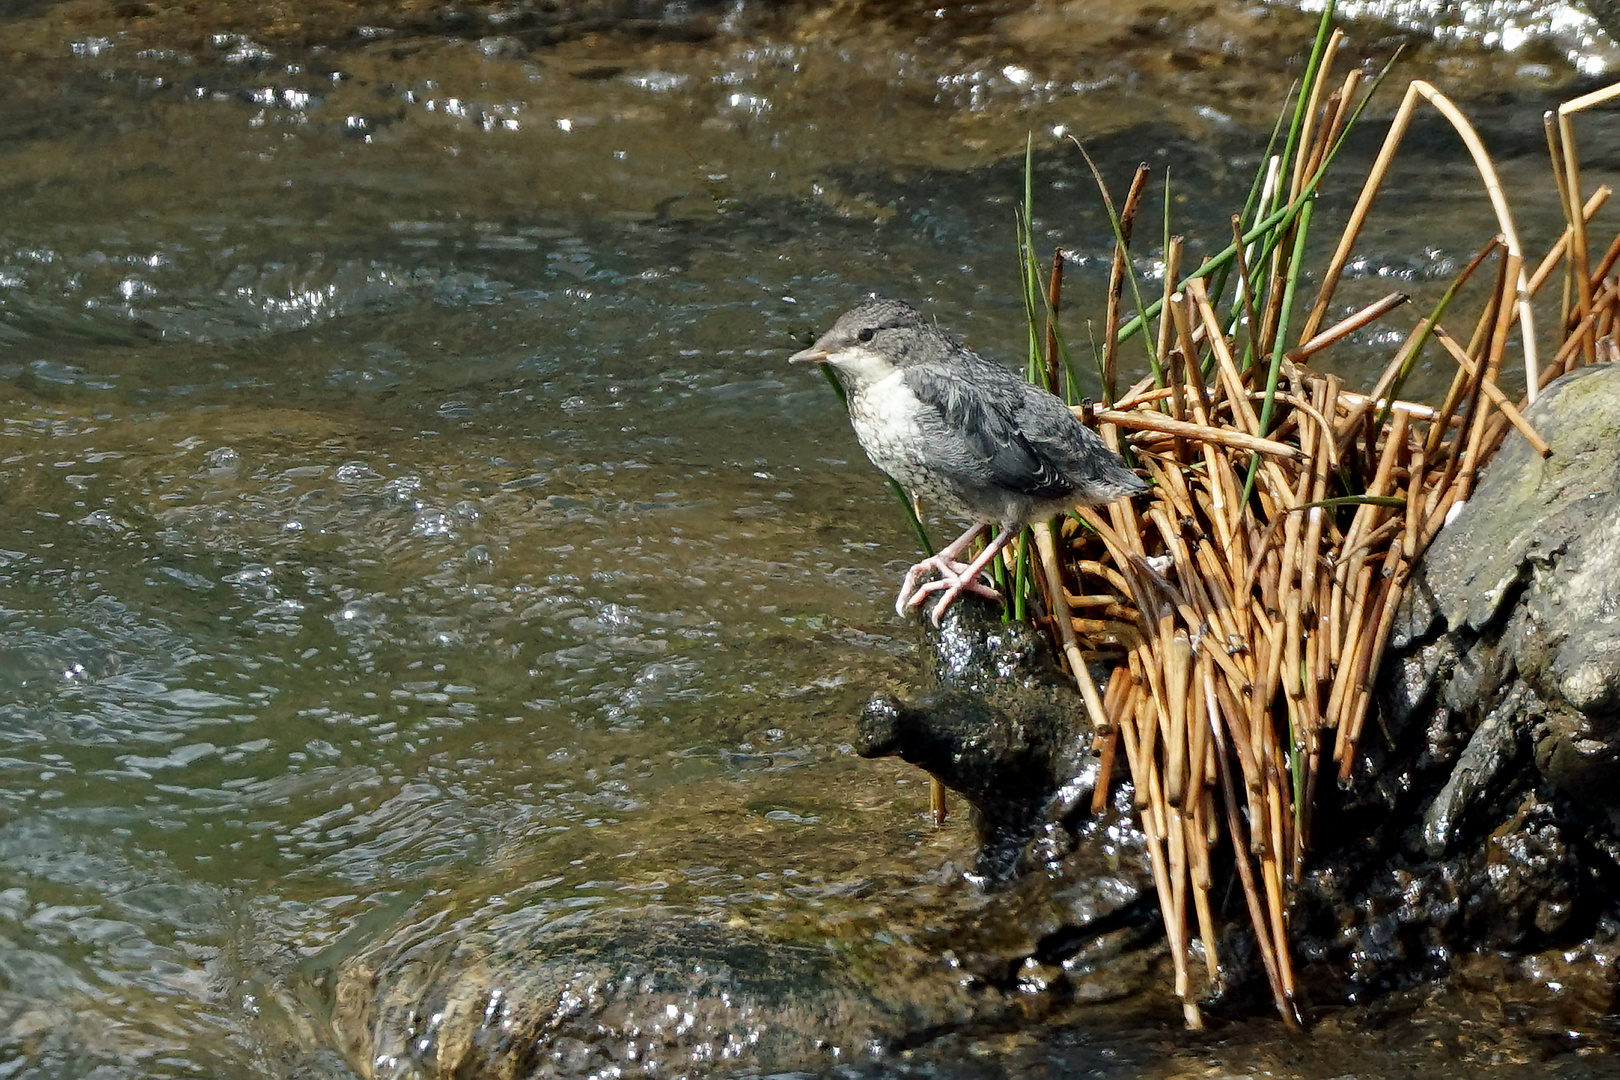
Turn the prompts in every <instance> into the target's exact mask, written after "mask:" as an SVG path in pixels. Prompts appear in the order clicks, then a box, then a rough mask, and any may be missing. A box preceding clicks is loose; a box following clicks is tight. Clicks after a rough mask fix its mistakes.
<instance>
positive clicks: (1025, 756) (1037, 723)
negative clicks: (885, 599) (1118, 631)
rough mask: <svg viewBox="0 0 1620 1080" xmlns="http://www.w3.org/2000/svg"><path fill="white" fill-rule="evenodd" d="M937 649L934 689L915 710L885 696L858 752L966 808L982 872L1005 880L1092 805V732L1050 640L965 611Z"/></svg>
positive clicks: (863, 726) (983, 610)
mask: <svg viewBox="0 0 1620 1080" xmlns="http://www.w3.org/2000/svg"><path fill="white" fill-rule="evenodd" d="M929 644H930V650H929V654H930V659H931V662H930V664H929V666H928V669H927V670H928V682H929V684H931V686H930V688H929V689H928V690H927V691H926V692H925V693H923V694H922V695H920V696H919V697H917V698H916V699H915V700H914V701H911V702H906V701H902V700H901V699H899V698H897V697H895V696H894V695H892V694H878V695H876V696H874V697H873V698H872V700H871V701H870V702H868V703H867V706H866V708H865V710H863V712H862V713H861V717H860V721H859V724H858V725H857V739H856V744H855V748H856V750H857V751H858V752H859V753H860V754H861V755H862V756H864V757H890V756H893V757H899V758H901V759H902V760H904V761H908V762H910V763H911V764H913V765H916V766H918V767H920V768H922V769H925V770H927V771H928V772H929V773H930V774H932V775H933V776H934V777H935V778H937V779H938V780H939V781H940V782H941V783H943V784H944V785H945V786H946V787H947V788H949V789H951V790H952V791H955V792H957V793H958V794H960V795H961V796H962V797H963V798H964V799H966V800H967V802H968V804H969V805H970V806H971V807H972V808H973V812H974V823H975V825H976V827H977V828H978V832H979V843H980V853H979V866H978V870H979V872H980V873H981V874H983V875H984V876H985V877H987V878H988V879H991V880H1000V879H1003V878H1005V877H1006V876H1007V875H1008V874H1010V873H1011V872H1012V871H1013V869H1014V868H1015V866H1016V864H1017V862H1018V860H1019V858H1020V855H1021V854H1022V852H1023V849H1024V848H1025V846H1026V845H1027V844H1028V843H1029V842H1030V841H1031V840H1033V839H1034V838H1035V836H1036V834H1037V832H1038V831H1039V830H1040V829H1041V826H1042V824H1043V823H1044V822H1046V821H1048V820H1055V819H1058V818H1061V817H1063V816H1064V815H1065V814H1067V813H1068V812H1069V810H1071V809H1072V808H1073V806H1074V805H1075V804H1077V803H1078V802H1079V801H1080V800H1082V799H1086V798H1089V797H1090V795H1091V783H1090V779H1091V777H1092V773H1091V772H1090V771H1088V770H1087V769H1086V768H1085V763H1086V761H1087V759H1088V757H1089V755H1090V753H1091V736H1090V731H1089V728H1088V726H1087V725H1085V723H1084V720H1083V715H1084V714H1083V711H1082V710H1081V708H1080V699H1079V696H1078V695H1077V694H1076V692H1075V691H1074V689H1073V687H1072V686H1071V685H1069V684H1068V682H1067V680H1066V679H1065V677H1064V676H1063V675H1062V673H1061V672H1059V671H1058V669H1057V667H1056V665H1055V664H1054V663H1053V662H1052V659H1051V656H1050V653H1049V651H1048V649H1047V646H1046V643H1045V641H1044V640H1042V639H1041V637H1040V636H1039V635H1038V634H1037V633H1036V632H1035V631H1034V630H1033V629H1031V628H1030V627H1028V626H1025V625H1022V624H1017V623H1004V622H1002V620H1001V613H1000V610H999V608H998V607H997V606H996V605H992V604H988V603H985V602H983V601H979V600H975V599H972V598H969V599H967V600H965V601H963V602H961V603H958V604H956V605H955V606H954V607H953V608H952V609H951V611H950V612H949V613H948V614H947V616H946V618H945V622H944V625H943V626H942V627H941V629H940V630H939V632H938V633H937V634H936V635H932V636H931V640H930V643H929ZM1060 792H1061V793H1062V799H1061V800H1060V802H1059V804H1054V798H1056V797H1057V796H1058V795H1059V793H1060ZM1054 833H1055V830H1054Z"/></svg>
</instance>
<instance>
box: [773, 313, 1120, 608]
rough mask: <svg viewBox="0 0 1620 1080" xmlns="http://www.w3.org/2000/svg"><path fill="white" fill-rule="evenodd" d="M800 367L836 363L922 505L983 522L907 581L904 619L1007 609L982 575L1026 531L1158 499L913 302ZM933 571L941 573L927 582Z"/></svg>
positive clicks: (888, 465)
mask: <svg viewBox="0 0 1620 1080" xmlns="http://www.w3.org/2000/svg"><path fill="white" fill-rule="evenodd" d="M789 359H790V360H794V361H799V362H808V361H812V360H818V361H821V362H823V363H826V364H829V365H831V367H832V369H833V371H834V372H835V373H836V374H837V376H838V380H839V382H840V383H842V384H843V387H844V393H845V397H846V400H847V401H848V403H849V419H850V422H851V423H852V424H853V425H854V427H855V437H856V438H857V439H859V440H860V443H861V449H863V450H865V451H866V456H867V457H869V458H871V459H872V464H874V465H876V466H877V467H878V468H880V469H882V470H883V471H884V472H886V473H888V474H889V475H890V476H892V477H893V478H894V479H895V481H896V482H897V483H898V484H899V485H900V486H901V487H903V488H905V489H906V491H907V492H908V493H909V494H910V495H911V497H912V499H914V500H918V499H922V500H927V501H929V502H931V503H934V504H936V505H937V506H939V507H940V508H941V509H942V510H944V511H945V512H947V513H951V514H955V515H958V516H961V517H967V518H971V519H972V521H973V524H972V525H971V526H970V527H969V528H968V530H967V531H966V532H964V533H963V534H962V535H961V536H959V537H957V538H956V540H955V541H953V542H952V543H951V545H950V546H949V547H947V548H946V549H945V550H943V551H941V552H940V553H939V554H937V555H934V556H931V557H929V558H927V559H924V560H923V561H922V562H920V563H918V564H917V565H915V566H913V567H912V568H911V569H910V570H908V571H907V572H906V578H905V581H904V582H903V583H902V584H901V586H900V595H899V597H898V598H897V599H896V600H895V602H894V610H895V612H896V613H897V614H904V613H905V610H906V609H907V608H908V607H916V606H918V605H920V604H921V603H922V602H923V601H924V600H925V599H927V597H928V596H929V594H931V593H935V592H943V595H942V596H941V597H940V598H939V601H938V603H936V604H935V605H934V609H933V611H932V613H931V615H932V618H933V622H934V625H935V626H938V625H939V621H940V619H941V618H942V617H943V616H944V614H945V611H946V609H947V608H949V607H950V606H951V604H953V603H954V602H955V601H956V598H957V597H958V596H961V595H962V594H963V593H964V592H972V593H978V594H979V595H981V596H987V597H990V598H991V599H995V600H999V599H1001V594H1000V593H998V592H996V590H995V589H993V588H991V587H990V585H989V584H988V583H987V582H985V581H981V580H980V574H981V573H982V572H983V571H984V568H985V567H987V566H989V565H990V560H991V559H993V558H995V557H996V554H997V553H998V552H1000V551H1001V549H1002V548H1004V547H1006V546H1007V544H1008V543H1009V542H1010V541H1011V540H1012V538H1013V537H1014V536H1016V535H1017V534H1018V531H1019V529H1020V528H1021V527H1022V526H1024V525H1028V524H1031V523H1033V522H1036V521H1041V520H1044V519H1048V518H1050V517H1052V515H1054V514H1057V513H1061V512H1062V511H1064V510H1068V509H1070V508H1072V507H1074V506H1077V505H1082V504H1084V505H1097V504H1099V503H1106V502H1112V501H1113V500H1115V499H1118V498H1122V497H1124V496H1127V495H1134V494H1136V493H1137V492H1140V491H1146V490H1147V484H1145V483H1144V482H1143V481H1142V480H1141V478H1139V477H1138V476H1137V475H1136V474H1135V473H1133V472H1131V470H1130V469H1128V468H1126V467H1125V463H1124V462H1123V461H1121V460H1120V458H1119V456H1118V455H1116V454H1115V453H1114V452H1113V451H1112V450H1110V449H1108V447H1106V446H1104V445H1103V441H1102V439H1100V438H1099V437H1098V436H1097V433H1096V432H1094V431H1092V430H1091V429H1090V428H1088V427H1086V426H1085V425H1084V424H1082V423H1080V421H1078V420H1076V419H1075V418H1074V413H1072V412H1070V411H1069V407H1068V406H1067V405H1065V404H1064V403H1063V402H1062V401H1061V400H1060V399H1058V398H1057V397H1055V396H1054V395H1052V394H1049V393H1047V392H1046V391H1045V390H1042V389H1040V388H1038V387H1036V386H1032V385H1031V384H1030V383H1029V382H1027V381H1025V380H1024V379H1022V378H1020V377H1018V376H1017V375H1015V374H1013V373H1012V372H1011V371H1009V370H1007V369H1006V368H1004V367H1002V366H1001V365H1000V364H996V363H993V362H992V361H989V360H986V359H985V358H984V357H982V356H980V355H979V354H978V353H976V352H973V351H972V350H970V349H966V348H964V347H963V346H961V345H960V344H958V343H957V342H955V341H953V340H951V339H950V338H948V337H946V336H945V335H944V334H943V333H942V332H940V330H939V328H938V327H936V326H935V325H934V324H933V323H931V322H929V321H928V320H927V319H924V318H923V316H922V313H921V312H919V311H918V310H917V309H916V308H914V307H912V306H911V305H910V304H906V303H902V302H901V301H899V300H886V299H883V298H881V297H880V298H876V299H872V300H868V301H867V302H866V303H864V304H861V305H860V306H859V307H856V308H853V309H851V310H850V311H846V312H845V313H844V314H843V315H841V316H839V318H838V321H837V322H835V323H833V325H832V329H831V330H828V331H827V332H826V333H825V334H823V335H821V338H820V339H819V340H818V341H817V342H816V343H815V344H814V345H812V346H810V347H809V348H808V349H804V350H802V351H800V352H796V353H794V354H793V355H792V356H791V357H789ZM991 524H994V525H997V526H1000V529H1001V531H1000V532H999V533H998V534H997V535H996V537H995V539H993V540H991V541H990V543H989V544H987V545H986V546H985V549H984V551H982V552H981V553H980V554H979V556H978V557H977V558H976V559H974V560H973V561H972V562H970V563H964V562H961V561H959V560H958V559H957V556H958V555H960V554H961V553H962V552H963V551H965V550H967V546H968V545H969V544H970V543H972V542H973V538H974V537H975V536H977V535H978V534H979V531H980V530H981V529H983V528H984V527H985V526H986V525H991ZM929 573H935V574H938V575H939V576H938V578H937V579H935V580H933V581H929V582H926V583H922V578H923V576H924V575H926V574H929Z"/></svg>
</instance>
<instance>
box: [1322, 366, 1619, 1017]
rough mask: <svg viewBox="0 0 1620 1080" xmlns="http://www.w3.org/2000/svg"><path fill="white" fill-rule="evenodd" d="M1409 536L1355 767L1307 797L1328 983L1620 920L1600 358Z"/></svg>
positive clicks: (1610, 503)
mask: <svg viewBox="0 0 1620 1080" xmlns="http://www.w3.org/2000/svg"><path fill="white" fill-rule="evenodd" d="M1527 416H1528V418H1529V419H1530V421H1531V422H1532V423H1533V424H1535V426H1536V428H1537V430H1538V431H1539V432H1540V433H1541V435H1542V436H1543V438H1545V439H1546V440H1547V441H1548V443H1549V444H1550V445H1551V446H1552V454H1551V456H1550V457H1548V458H1546V459H1543V458H1542V457H1540V456H1539V455H1538V454H1536V453H1535V452H1534V451H1533V450H1532V449H1531V447H1530V446H1529V444H1527V443H1526V442H1524V440H1523V439H1521V438H1519V437H1518V436H1517V435H1516V434H1512V435H1510V436H1509V437H1508V439H1507V441H1506V442H1505V443H1504V445H1503V447H1502V449H1501V450H1500V451H1499V452H1498V453H1497V455H1496V457H1495V458H1494V459H1493V460H1492V462H1491V463H1490V465H1489V466H1488V467H1487V469H1486V470H1485V472H1484V474H1483V475H1482V477H1481V479H1480V482H1479V484H1478V485H1477V488H1476V490H1475V492H1474V493H1473V496H1472V498H1471V499H1470V500H1469V502H1468V503H1467V504H1466V505H1465V506H1464V507H1463V508H1462V509H1461V511H1460V512H1459V513H1458V514H1457V516H1456V518H1455V519H1454V520H1453V521H1452V523H1451V524H1450V525H1448V526H1447V527H1446V528H1445V529H1444V530H1443V531H1442V532H1441V534H1440V536H1439V537H1438V538H1437V539H1436V541H1435V543H1434V544H1433V545H1432V547H1431V548H1430V550H1429V551H1428V552H1427V553H1426V555H1425V557H1424V559H1423V561H1422V563H1421V565H1420V567H1419V569H1418V571H1417V573H1416V574H1415V575H1414V578H1413V582H1412V585H1411V587H1410V589H1409V591H1408V594H1407V598H1406V601H1405V603H1404V604H1403V607H1402V609H1401V612H1400V615H1399V618H1398V620H1397V624H1396V628H1395V634H1394V637H1393V639H1392V642H1391V646H1390V655H1389V657H1388V659H1387V661H1386V663H1385V666H1384V670H1383V672H1382V675H1381V680H1380V704H1381V709H1380V720H1381V723H1380V725H1379V726H1378V731H1379V732H1381V733H1382V736H1383V737H1379V736H1378V735H1373V736H1372V737H1370V738H1368V739H1366V740H1364V743H1363V747H1362V752H1363V767H1362V777H1363V779H1361V780H1358V782H1357V783H1356V785H1355V787H1354V790H1352V791H1351V792H1348V793H1346V794H1345V795H1344V798H1343V802H1342V805H1341V806H1339V807H1338V808H1337V810H1336V811H1335V812H1332V813H1329V814H1326V815H1324V817H1323V819H1322V820H1323V824H1322V827H1321V829H1320V831H1319V837H1320V839H1319V841H1318V859H1317V866H1316V869H1315V871H1314V872H1313V873H1312V874H1311V875H1310V876H1309V878H1308V880H1307V882H1306V883H1305V886H1304V888H1303V889H1302V892H1301V907H1302V911H1303V914H1304V917H1303V918H1302V920H1301V923H1302V929H1303V930H1304V932H1305V934H1306V936H1307V938H1309V939H1311V940H1309V941H1308V943H1307V945H1306V950H1307V952H1308V953H1310V954H1311V955H1312V956H1314V957H1317V958H1320V959H1323V960H1326V961H1328V962H1329V966H1330V967H1331V966H1333V965H1334V964H1342V970H1344V971H1346V972H1347V973H1348V977H1349V979H1350V985H1349V992H1350V993H1351V994H1352V995H1354V994H1358V993H1360V992H1361V988H1367V987H1378V986H1389V985H1395V984H1399V983H1402V982H1411V981H1413V980H1415V979H1418V978H1421V977H1423V976H1425V975H1429V974H1437V973H1439V972H1441V971H1444V970H1446V969H1447V968H1448V966H1449V965H1450V963H1451V961H1452V958H1453V957H1455V956H1456V955H1459V954H1462V953H1467V952H1469V951H1473V950H1478V949H1482V948H1483V949H1504V950H1512V951H1515V952H1520V953H1523V952H1534V951H1536V950H1542V949H1547V948H1551V947H1554V946H1557V947H1564V948H1568V947H1571V946H1575V945H1580V946H1582V947H1588V946H1589V947H1591V948H1592V950H1593V951H1594V953H1603V952H1604V951H1605V949H1604V947H1603V945H1602V942H1603V941H1605V940H1608V938H1609V937H1612V934H1613V925H1614V923H1615V920H1616V918H1617V917H1620V905H1617V903H1616V891H1615V883H1616V882H1617V881H1620V861H1617V859H1616V853H1617V851H1620V605H1617V604H1616V600H1615V586H1614V583H1615V582H1616V581H1620V368H1617V367H1612V366H1599V367H1592V368H1586V369H1582V370H1580V371H1578V372H1576V373H1575V374H1572V375H1570V376H1566V377H1565V378H1564V379H1561V380H1559V381H1558V382H1557V383H1555V384H1554V385H1553V386H1552V387H1550V388H1548V390H1547V391H1546V392H1544V393H1543V394H1542V396H1541V397H1540V399H1539V400H1538V401H1537V402H1536V404H1535V405H1534V406H1532V408H1531V409H1530V410H1529V412H1528V414H1527Z"/></svg>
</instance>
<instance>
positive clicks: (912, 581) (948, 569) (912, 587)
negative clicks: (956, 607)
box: [894, 552, 1001, 615]
mask: <svg viewBox="0 0 1620 1080" xmlns="http://www.w3.org/2000/svg"><path fill="white" fill-rule="evenodd" d="M970 571H972V572H971V574H970V573H969V572H970ZM927 573H935V574H938V575H939V578H938V579H937V580H935V581H929V582H923V581H922V577H923V575H924V574H927ZM964 575H968V576H967V582H966V584H962V581H963V576H964ZM958 584H961V585H962V588H961V589H960V590H959V591H960V592H971V593H974V594H976V595H978V596H984V597H988V598H989V599H991V600H1000V599H1001V594H1000V593H999V592H997V591H996V590H995V589H994V588H992V587H991V586H990V585H989V583H988V579H986V580H985V581H984V582H983V583H981V582H980V575H979V572H978V571H976V570H973V568H972V566H970V565H969V564H968V563H964V562H957V561H956V560H955V559H951V558H948V557H946V555H945V553H944V552H941V553H940V554H938V555H931V556H929V557H928V558H926V559H924V560H923V561H922V562H920V563H917V564H916V565H915V566H913V567H912V568H911V569H910V570H907V571H906V579H905V581H903V582H902V583H901V584H900V595H899V596H897V597H896V598H895V601H894V613H895V614H896V615H904V614H905V613H906V609H907V608H912V607H916V606H917V605H918V604H920V603H922V602H923V599H924V598H925V597H927V596H928V594H930V593H935V592H938V591H939V590H940V589H948V588H951V587H953V586H956V585H958Z"/></svg>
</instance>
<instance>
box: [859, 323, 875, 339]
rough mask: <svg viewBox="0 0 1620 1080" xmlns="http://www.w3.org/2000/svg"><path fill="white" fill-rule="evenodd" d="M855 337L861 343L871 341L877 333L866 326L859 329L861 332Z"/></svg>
mask: <svg viewBox="0 0 1620 1080" xmlns="http://www.w3.org/2000/svg"><path fill="white" fill-rule="evenodd" d="M855 336H856V337H857V338H859V339H860V340H861V341H871V340H872V339H873V338H874V337H876V336H877V331H876V330H874V329H872V328H871V327H870V326H867V327H863V328H862V329H861V332H860V333H858V334H856V335H855Z"/></svg>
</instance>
